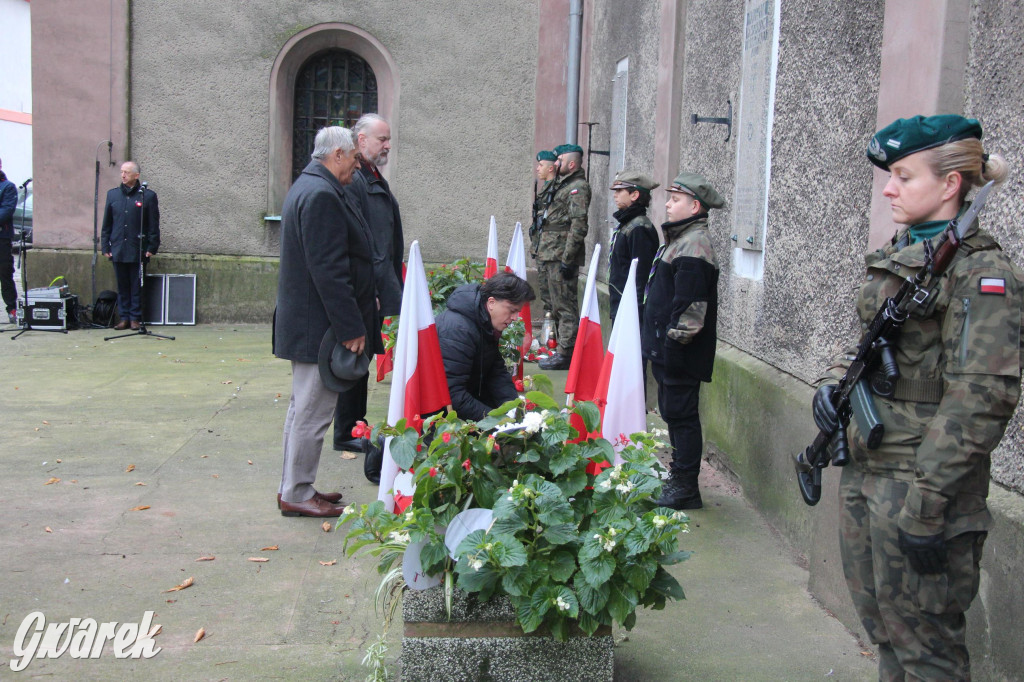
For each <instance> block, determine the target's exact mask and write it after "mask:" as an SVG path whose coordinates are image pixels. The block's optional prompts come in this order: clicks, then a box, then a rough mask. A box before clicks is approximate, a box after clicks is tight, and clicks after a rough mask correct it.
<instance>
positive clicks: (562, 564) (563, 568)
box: [548, 550, 576, 583]
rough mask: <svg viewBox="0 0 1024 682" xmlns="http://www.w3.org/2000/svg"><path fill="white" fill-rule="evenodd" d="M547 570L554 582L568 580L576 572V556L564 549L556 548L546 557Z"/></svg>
mask: <svg viewBox="0 0 1024 682" xmlns="http://www.w3.org/2000/svg"><path fill="white" fill-rule="evenodd" d="M548 570H549V571H550V574H551V579H552V580H554V581H555V582H559V583H564V582H568V581H569V578H571V577H572V574H573V573H575V572H576V557H574V556H573V555H572V554H571V553H569V552H566V551H565V550H558V551H557V552H554V553H553V554H552V555H551V557H550V558H549V559H548Z"/></svg>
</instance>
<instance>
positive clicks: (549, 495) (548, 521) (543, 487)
mask: <svg viewBox="0 0 1024 682" xmlns="http://www.w3.org/2000/svg"><path fill="white" fill-rule="evenodd" d="M535 489H536V490H537V492H538V495H537V499H536V505H537V518H538V519H540V522H541V523H542V524H544V525H554V524H556V523H565V522H567V521H572V519H573V513H572V507H571V506H569V501H568V500H567V499H565V495H563V494H562V489H561V488H559V487H558V486H557V485H555V484H554V483H552V482H551V481H543V480H542V481H540V482H539V484H537V486H536V488H535Z"/></svg>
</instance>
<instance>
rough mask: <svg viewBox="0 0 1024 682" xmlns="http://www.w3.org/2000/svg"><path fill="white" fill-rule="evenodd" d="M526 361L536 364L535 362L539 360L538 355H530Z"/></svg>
mask: <svg viewBox="0 0 1024 682" xmlns="http://www.w3.org/2000/svg"><path fill="white" fill-rule="evenodd" d="M526 359H527V360H529V361H530V362H534V361H536V360H537V354H536V353H530V354H529V355H527V356H526Z"/></svg>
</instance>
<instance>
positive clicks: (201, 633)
mask: <svg viewBox="0 0 1024 682" xmlns="http://www.w3.org/2000/svg"><path fill="white" fill-rule="evenodd" d="M203 637H206V628H199V631H198V632H196V636H195V637H194V638H193V639H192V643H193V644H195V643H196V642H198V641H199V640H201V639H202V638H203Z"/></svg>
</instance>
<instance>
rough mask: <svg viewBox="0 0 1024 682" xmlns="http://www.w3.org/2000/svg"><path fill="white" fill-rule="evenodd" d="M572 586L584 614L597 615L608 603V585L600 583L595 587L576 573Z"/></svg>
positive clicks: (609, 589) (609, 590)
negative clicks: (574, 588)
mask: <svg viewBox="0 0 1024 682" xmlns="http://www.w3.org/2000/svg"><path fill="white" fill-rule="evenodd" d="M573 585H574V586H575V587H576V596H577V597H579V602H580V607H581V608H582V609H583V610H584V611H585V612H587V613H590V614H593V615H597V613H598V612H600V611H601V609H603V608H604V607H605V604H607V603H608V595H609V594H610V593H611V588H610V587H609V586H608V583H606V582H605V583H601V584H600V585H598V586H596V587H595V586H592V585H591V584H590V583H588V582H587V581H586V579H585V578H582V577H581V575H580V574H579V573H577V574H576V578H575V579H574V580H573Z"/></svg>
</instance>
